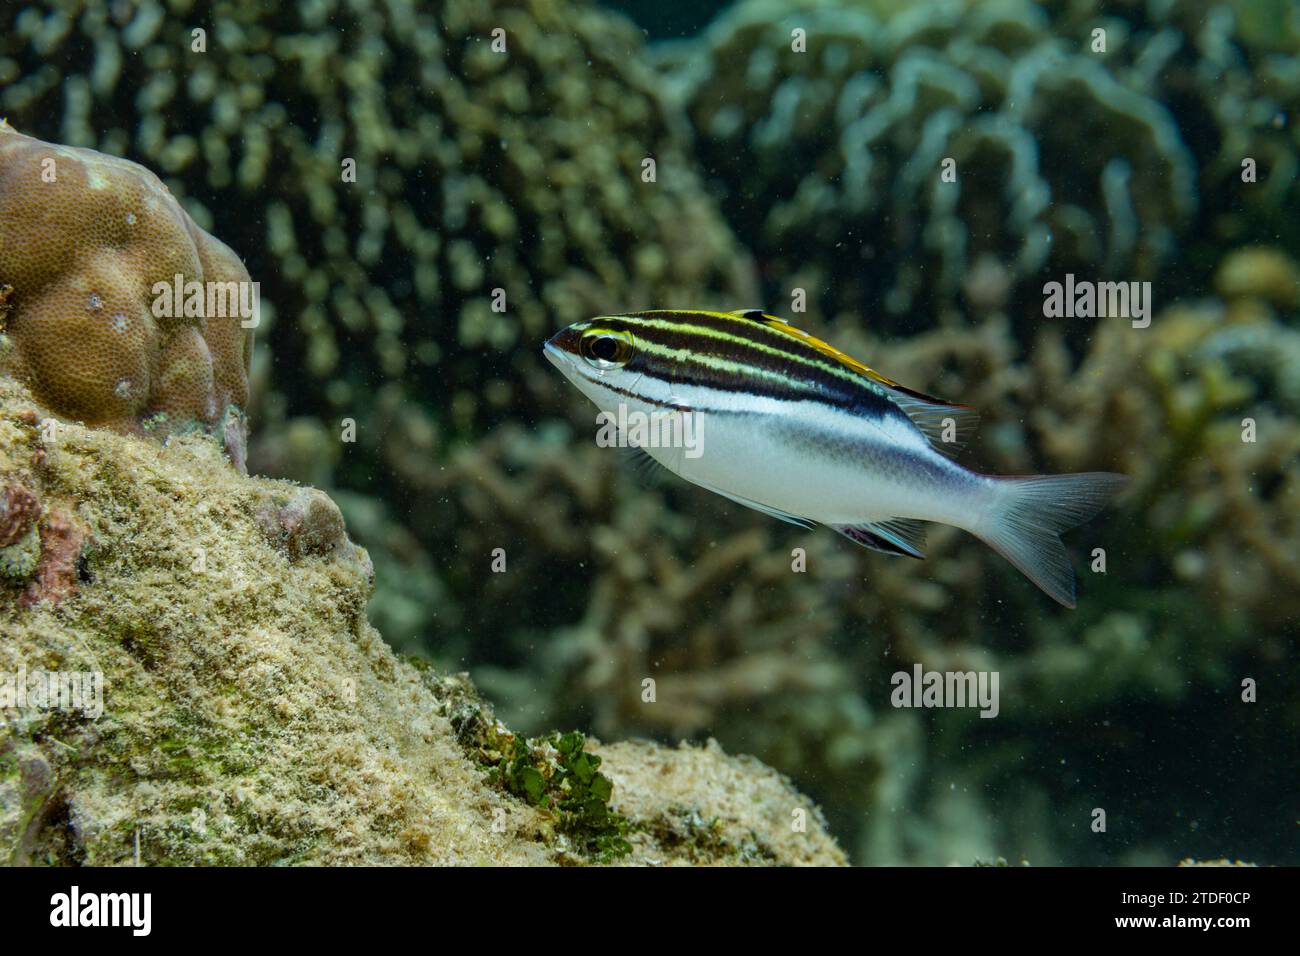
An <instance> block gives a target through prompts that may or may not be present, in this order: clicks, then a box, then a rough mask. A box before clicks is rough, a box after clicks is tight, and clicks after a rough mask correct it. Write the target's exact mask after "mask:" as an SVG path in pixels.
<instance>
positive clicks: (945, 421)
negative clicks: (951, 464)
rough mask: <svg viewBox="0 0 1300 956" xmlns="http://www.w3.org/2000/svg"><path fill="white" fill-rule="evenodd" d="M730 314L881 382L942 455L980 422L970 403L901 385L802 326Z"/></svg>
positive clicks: (754, 314)
mask: <svg viewBox="0 0 1300 956" xmlns="http://www.w3.org/2000/svg"><path fill="white" fill-rule="evenodd" d="M731 314H732V315H735V316H738V317H740V318H743V319H752V320H754V321H755V322H762V323H763V324H764V325H766V326H768V327H769V328H773V329H776V330H778V331H780V332H784V333H785V334H786V335H790V336H793V337H794V338H797V339H799V340H800V341H802V342H803V343H804V344H806V345H808V346H809V347H810V348H813V349H816V350H817V351H818V352H820V353H821V354H822V355H825V356H826V357H827V358H830V359H834V360H835V361H836V362H839V363H840V364H841V365H843V366H844V367H845V368H848V369H851V370H852V371H854V372H857V373H858V374H859V375H862V376H865V377H866V378H868V379H870V380H871V381H873V382H875V383H876V384H877V385H883V386H884V387H885V388H886V389H888V390H889V393H890V395H889V397H890V398H891V399H893V401H894V404H896V405H897V406H898V407H899V408H900V409H901V410H902V411H903V414H905V415H906V416H907V417H908V418H910V419H911V420H912V424H914V425H915V426H916V427H917V428H919V429H920V430H921V432H922V434H924V435H925V437H926V438H927V439H929V441H930V444H931V445H933V446H934V448H935V450H936V451H938V452H940V453H942V454H944V455H948V456H949V457H951V456H953V455H955V454H956V453H957V452H958V451H960V450H961V448H962V446H963V445H964V444H965V443H966V441H967V439H969V438H970V436H971V433H972V432H974V430H975V426H976V425H978V424H979V412H977V411H975V409H973V408H971V407H970V406H969V405H962V404H959V403H957V402H949V401H946V400H944V399H942V398H936V397H935V396H933V395H927V394H925V392H918V391H916V390H915V389H912V388H908V387H907V386H906V385H900V384H898V382H895V381H894V380H893V379H892V378H889V377H888V376H885V375H881V374H880V373H879V372H877V371H876V370H875V369H874V368H871V367H870V366H868V365H864V364H863V363H861V362H859V361H858V360H857V359H855V358H854V357H853V356H851V355H849V354H848V353H847V352H841V351H840V350H839V349H837V348H836V347H835V346H833V345H831V344H830V343H829V342H823V341H822V340H821V339H819V338H817V337H816V336H815V335H809V334H808V333H807V332H805V331H804V330H803V329H797V328H795V327H794V326H793V325H790V324H789V323H788V322H783V321H782V320H781V319H778V318H776V316H772V315H768V314H766V313H765V312H762V311H759V310H757V309H740V310H737V311H735V312H733V313H731Z"/></svg>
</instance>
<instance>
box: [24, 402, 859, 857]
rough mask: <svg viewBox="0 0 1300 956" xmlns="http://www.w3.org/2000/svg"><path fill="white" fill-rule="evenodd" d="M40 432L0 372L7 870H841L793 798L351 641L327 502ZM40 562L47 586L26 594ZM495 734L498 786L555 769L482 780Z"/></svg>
mask: <svg viewBox="0 0 1300 956" xmlns="http://www.w3.org/2000/svg"><path fill="white" fill-rule="evenodd" d="M50 420H51V419H50V416H49V412H48V411H47V410H45V409H43V408H40V407H38V406H36V405H35V404H34V402H33V401H32V399H31V396H30V393H29V392H27V391H26V389H24V388H23V387H22V386H20V385H18V384H17V383H15V382H13V381H11V380H6V379H0V475H2V476H5V481H6V482H7V484H6V485H5V487H6V489H10V490H7V491H6V492H5V499H4V500H5V501H6V502H7V504H6V506H5V507H6V509H7V510H6V514H10V513H11V512H14V511H15V510H17V511H19V512H21V513H22V517H21V518H20V519H15V520H9V519H6V527H8V526H9V525H14V527H15V529H17V528H18V526H19V525H20V524H25V523H33V524H35V526H36V530H37V531H38V534H39V538H40V551H39V556H38V559H37V560H38V564H37V567H35V568H34V569H32V570H31V572H30V575H31V579H32V580H31V581H22V580H13V579H11V578H9V577H0V710H2V712H3V714H4V716H5V718H6V719H5V721H4V723H3V727H2V729H0V858H3V859H4V860H6V861H8V862H12V863H49V864H88V865H102V864H129V863H132V862H139V863H143V864H178V863H179V864H207V863H211V864H270V863H322V864H338V863H406V864H417V863H445V864H455V863H474V864H546V863H556V862H563V863H584V862H595V861H602V860H611V861H621V862H632V863H840V862H843V856H842V855H841V853H840V851H839V850H838V848H837V847H836V846H835V844H834V842H833V841H832V840H831V838H830V837H829V836H827V835H826V832H825V829H824V827H823V824H822V821H821V817H820V815H819V812H818V811H817V809H816V808H815V807H814V806H812V805H811V803H810V802H809V801H807V800H806V799H805V798H803V797H802V796H800V795H799V794H798V793H796V792H795V791H794V790H793V789H792V788H791V786H790V785H789V783H788V782H787V781H785V780H784V778H781V777H780V776H778V775H777V774H776V773H775V772H773V771H770V770H767V769H766V768H763V767H762V766H761V765H758V764H757V763H756V762H752V761H747V760H744V759H739V758H734V757H728V756H726V755H725V754H723V753H722V752H721V750H720V748H718V747H717V745H716V744H710V745H709V746H707V747H705V748H691V747H685V748H682V749H680V750H670V749H666V748H662V747H658V746H654V745H649V744H622V745H613V746H610V747H600V746H597V745H594V744H592V743H591V742H589V741H586V740H584V739H583V738H582V737H581V735H576V734H568V735H560V736H557V737H556V738H555V740H556V741H557V742H558V743H559V747H558V748H555V752H554V753H553V754H550V753H548V751H547V747H548V746H550V745H549V744H548V743H547V742H546V741H520V742H519V747H518V748H516V747H515V742H516V741H515V738H514V736H513V735H511V734H510V733H509V731H508V730H507V729H506V728H505V727H504V726H502V725H500V723H499V722H498V721H496V719H495V718H494V717H492V716H491V708H490V705H488V704H487V703H486V702H485V701H483V700H481V698H479V697H478V696H477V694H476V693H475V692H474V690H473V688H472V687H470V686H469V684H468V681H467V680H466V679H464V678H451V677H442V676H439V675H436V674H434V673H432V672H431V671H430V670H429V669H428V668H427V666H417V665H416V664H415V663H412V662H408V661H404V660H402V659H399V658H398V657H396V656H395V655H394V654H393V652H392V651H391V650H390V649H389V647H388V646H387V645H386V644H385V643H384V641H383V639H382V638H381V637H380V635H379V634H378V632H376V631H375V630H374V629H373V628H372V627H371V626H370V625H369V624H368V623H367V621H366V603H367V599H368V597H369V594H370V592H371V589H372V587H373V569H372V566H371V563H370V561H369V558H368V556H367V555H366V553H365V552H364V551H363V550H362V549H360V548H358V547H357V546H355V545H354V544H352V543H351V542H350V541H349V540H348V538H347V536H346V533H345V532H344V530H343V527H342V519H341V517H340V516H339V513H338V510H337V508H336V507H334V505H333V503H332V502H331V501H330V499H329V498H328V497H326V496H325V495H323V494H321V493H320V492H316V491H314V490H312V489H306V488H299V487H296V486H293V485H291V484H289V483H287V482H282V481H271V480H266V479H257V478H246V477H243V476H241V475H239V474H238V473H237V472H236V471H235V470H234V469H232V468H230V467H229V465H228V464H227V463H226V462H225V461H224V458H223V456H222V452H221V449H220V447H219V445H218V443H217V442H216V441H214V440H213V439H211V438H209V437H207V436H204V435H202V434H198V433H196V434H193V435H188V436H183V437H174V438H172V439H171V440H170V441H168V442H167V443H166V444H165V445H159V444H157V443H155V442H149V441H144V440H141V439H139V438H136V437H133V436H127V435H121V434H117V433H114V432H110V431H105V430H96V429H88V428H85V427H82V426H80V425H65V424H59V425H57V426H55V427H52V428H51V427H49V424H48V423H49V422H50ZM20 488H21V489H22V490H21V491H17V490H13V489H20ZM14 502H18V504H17V505H16V506H15V505H14ZM33 502H39V508H40V515H39V517H35V518H33V515H34V514H35V511H34V509H35V508H36V507H37V506H36V505H35V504H33ZM69 528H75V529H76V533H75V534H70V533H68V531H67V529H69ZM13 533H14V534H16V533H17V530H15V531H14V532H13ZM30 533H31V529H30V528H29V529H28V530H27V532H25V533H24V534H23V535H22V538H23V539H25V538H26V537H27V536H28V535H29V534H30ZM11 536H12V535H11ZM69 569H70V573H69ZM46 572H49V573H50V574H55V572H57V575H56V577H57V578H58V580H59V581H60V582H61V583H62V585H63V587H62V588H61V589H59V590H58V591H57V592H54V591H41V590H39V589H37V590H32V588H33V583H32V582H33V581H40V580H41V577H42V574H44V573H46ZM485 727H486V728H490V729H491V730H492V740H494V741H497V742H498V743H499V742H501V741H505V740H507V739H509V741H510V746H511V756H512V759H513V758H514V757H515V756H516V753H517V757H518V760H517V762H516V764H515V767H516V769H517V771H518V773H517V774H516V779H526V780H532V779H533V778H532V776H530V774H529V773H527V772H525V771H531V772H532V773H536V774H538V775H539V776H543V775H544V774H543V770H544V768H545V767H547V766H550V767H551V768H552V771H555V772H554V773H552V775H551V776H550V777H549V778H547V779H546V780H543V784H542V788H541V789H539V790H536V794H537V796H538V797H539V799H527V796H528V794H527V793H526V792H525V793H524V794H523V795H521V793H520V788H516V787H510V786H505V785H503V784H502V782H501V779H502V774H500V773H495V774H494V773H493V770H494V768H496V767H497V766H498V765H499V764H500V755H498V756H497V758H492V757H491V756H490V755H485V754H484V753H482V752H481V747H480V746H479V745H476V744H475V733H476V731H475V730H474V728H478V729H479V730H482V728H485ZM483 739H484V740H486V739H487V738H486V737H484V738H483ZM548 760H549V761H550V763H549V764H548V763H547V761H548ZM539 768H540V769H539ZM596 768H600V769H599V770H597V769H596ZM578 780H580V781H581V782H583V784H584V787H585V789H584V788H579V787H578V786H576V785H575V783H574V781H578ZM547 788H551V789H549V790H548V789H547ZM524 789H525V791H526V790H527V788H524ZM548 793H549V794H550V796H552V797H554V799H541V798H544V797H546V796H547V794H548ZM575 801H576V802H577V804H580V806H577V809H578V810H579V811H581V812H580V813H579V814H578V815H577V816H575V815H574V813H573V810H574V807H575ZM593 801H594V802H593ZM597 823H598V824H599V825H600V826H601V827H604V828H605V830H604V831H601V832H609V833H617V835H618V836H617V840H614V841H606V842H605V843H603V844H602V845H601V846H600V847H595V846H594V842H595V841H593V840H592V839H589V838H590V837H591V835H592V832H593V831H592V830H591V827H593V826H595V825H596V824H597ZM598 835H599V834H598Z"/></svg>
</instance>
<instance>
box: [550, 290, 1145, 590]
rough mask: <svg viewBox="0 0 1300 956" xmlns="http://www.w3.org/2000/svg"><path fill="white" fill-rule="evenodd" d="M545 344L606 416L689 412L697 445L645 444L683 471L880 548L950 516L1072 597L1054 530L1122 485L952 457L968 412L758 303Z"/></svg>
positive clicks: (905, 551) (615, 323)
mask: <svg viewBox="0 0 1300 956" xmlns="http://www.w3.org/2000/svg"><path fill="white" fill-rule="evenodd" d="M544 351H545V354H546V356H547V358H548V359H550V360H551V362H552V363H553V364H555V365H556V366H557V367H558V368H559V369H560V371H561V372H563V373H564V375H565V377H566V378H568V379H569V380H570V381H571V382H572V383H573V384H574V385H575V386H577V387H578V389H579V390H581V391H582V392H583V393H584V394H585V395H587V397H588V398H590V399H591V400H592V401H593V402H594V403H595V405H596V406H597V408H599V409H600V410H601V411H602V412H605V413H607V414H609V415H610V416H614V417H616V416H617V415H618V414H619V413H620V406H621V411H622V413H623V414H624V415H625V416H626V415H627V414H629V413H632V412H635V413H639V414H641V415H644V416H647V417H648V416H652V415H655V414H658V415H661V416H664V415H669V416H670V415H674V414H680V415H688V414H689V415H691V416H694V418H695V423H696V431H697V433H698V436H699V439H700V447H699V449H698V451H699V453H698V454H694V455H693V454H690V453H688V451H687V449H685V448H684V447H681V446H677V447H646V448H645V449H644V450H645V451H646V452H647V453H648V454H649V455H651V457H653V458H654V459H655V460H656V461H658V462H659V463H660V464H662V465H663V466H665V467H666V468H668V469H669V470H670V471H672V472H674V473H675V474H677V475H679V476H680V477H682V478H684V479H685V480H687V481H690V482H693V483H694V484H697V485H699V486H701V487H703V488H706V489H708V490H710V491H714V492H716V493H718V494H721V495H724V496H725V497H728V498H731V499H732V500H734V501H738V502H740V503H741V504H744V505H746V506H748V507H751V508H755V509H757V510H759V511H763V512H765V513H767V514H770V515H773V516H774V517H778V518H782V519H784V520H786V521H791V522H793V523H796V524H800V525H803V526H805V527H811V526H813V525H816V524H825V525H829V526H830V527H832V528H834V529H835V530H836V531H838V532H839V533H840V534H843V535H844V536H845V537H848V538H850V539H851V540H854V541H856V542H857V543H859V544H862V545H864V546H866V547H870V548H874V549H876V550H880V551H884V552H886V553H890V554H902V555H908V556H911V557H917V558H919V557H923V552H922V542H923V537H924V525H923V522H930V521H935V522H940V523H943V524H948V525H953V526H955V527H958V528H961V529H963V530H965V531H968V532H970V533H972V534H974V535H976V536H978V537H980V538H981V539H983V540H984V541H985V542H987V543H988V544H990V545H991V546H992V547H994V548H995V549H996V550H998V551H999V552H1000V553H1002V554H1003V555H1004V556H1006V557H1007V558H1008V559H1009V560H1010V561H1012V563H1013V564H1015V565H1016V566H1017V567H1018V568H1019V569H1020V570H1021V571H1022V572H1024V573H1025V574H1026V575H1027V576H1028V577H1030V578H1031V580H1033V581H1034V582H1035V583H1036V584H1038V586H1039V587H1040V588H1042V589H1043V590H1044V591H1045V592H1046V593H1048V594H1049V595H1050V596H1052V597H1053V598H1054V599H1056V600H1057V601H1059V602H1060V603H1062V604H1064V605H1066V606H1068V607H1072V606H1074V574H1073V569H1072V568H1071V567H1070V564H1069V559H1068V557H1067V556H1066V554H1065V551H1064V548H1063V547H1062V545H1061V542H1060V539H1059V537H1058V535H1059V532H1060V531H1062V530H1064V529H1066V528H1069V527H1073V526H1074V525H1076V524H1079V523H1081V522H1082V521H1084V520H1087V518H1089V517H1091V516H1092V515H1093V514H1094V513H1095V512H1096V511H1097V510H1099V509H1100V508H1101V507H1102V506H1103V505H1104V504H1105V502H1106V501H1107V500H1108V499H1109V497H1110V496H1111V495H1112V494H1114V492H1115V491H1116V490H1117V489H1118V488H1119V486H1120V485H1121V484H1122V482H1123V480H1124V479H1123V476H1120V475H1111V474H1103V473H1093V474H1084V475H1064V476H1042V477H1031V478H1015V479H1007V478H999V477H996V476H989V475H982V474H979V473H977V472H974V471H971V470H969V469H967V468H964V467H962V466H961V465H960V464H958V463H957V462H956V461H954V460H953V459H952V457H950V456H951V454H952V453H954V452H955V450H956V448H957V447H959V444H960V439H961V437H963V436H964V434H965V433H966V432H968V431H969V430H970V428H971V426H972V425H973V422H974V413H973V411H972V410H971V409H969V408H967V407H966V406H962V405H958V404H955V403H949V402H944V401H942V400H940V399H936V398H933V397H932V396H928V395H923V394H921V393H919V392H915V391H912V390H910V389H907V388H905V387H904V386H901V385H899V384H898V383H896V382H893V381H892V380H890V379H888V378H885V377H884V376H882V375H880V374H879V373H878V372H875V371H874V370H873V369H870V368H868V367H867V366H865V365H862V364H861V363H859V362H857V361H855V360H854V359H852V358H850V357H849V356H847V355H845V354H844V353H842V352H840V351H839V350H837V349H835V348H833V347H832V346H829V345H827V344H826V343H824V342H821V341H820V340H817V339H815V338H812V337H811V336H808V335H807V334H805V333H803V332H800V331H799V330H797V329H794V328H793V327H791V326H788V325H786V324H785V323H784V322H781V321H780V320H779V319H776V318H774V317H772V316H768V315H765V314H763V313H761V312H754V311H750V312H735V313H715V312H668V311H659V312H644V313H633V314H628V315H621V316H600V317H598V318H596V319H593V320H591V321H589V322H582V323H577V324H576V325H573V326H570V327H569V328H567V329H564V330H562V331H561V332H560V333H558V334H557V335H556V336H555V337H553V338H552V339H551V340H550V341H549V342H547V343H546V346H545V349H544Z"/></svg>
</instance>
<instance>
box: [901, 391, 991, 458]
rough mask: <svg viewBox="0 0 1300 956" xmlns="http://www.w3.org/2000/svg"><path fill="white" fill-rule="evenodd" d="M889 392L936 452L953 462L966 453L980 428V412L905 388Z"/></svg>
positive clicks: (967, 406)
mask: <svg viewBox="0 0 1300 956" xmlns="http://www.w3.org/2000/svg"><path fill="white" fill-rule="evenodd" d="M889 389H890V398H892V399H893V400H894V404H895V405H897V406H898V407H899V408H900V409H902V411H903V414H904V415H906V416H907V417H908V418H910V419H911V420H912V424H913V425H915V426H916V427H917V428H919V429H920V430H921V433H922V434H923V435H925V437H926V438H928V439H929V440H930V444H931V446H933V448H934V450H935V451H937V452H939V453H940V454H943V455H947V456H948V457H949V458H951V457H953V456H955V455H956V454H957V452H959V451H960V450H961V449H962V447H963V446H964V445H965V444H966V442H967V440H968V439H969V438H970V436H971V435H972V434H973V433H974V431H975V426H976V425H978V424H979V420H980V416H979V412H977V411H975V409H973V408H971V407H970V406H969V405H957V404H955V403H953V402H945V401H944V400H943V399H941V398H933V397H932V396H930V395H925V394H923V393H921V392H914V391H912V390H911V389H909V388H903V387H902V386H901V385H899V386H889Z"/></svg>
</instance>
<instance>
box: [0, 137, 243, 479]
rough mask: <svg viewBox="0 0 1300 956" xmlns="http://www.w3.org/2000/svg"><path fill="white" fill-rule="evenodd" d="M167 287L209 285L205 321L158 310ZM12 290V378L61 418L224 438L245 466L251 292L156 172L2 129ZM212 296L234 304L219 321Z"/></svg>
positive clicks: (2, 322)
mask: <svg viewBox="0 0 1300 956" xmlns="http://www.w3.org/2000/svg"><path fill="white" fill-rule="evenodd" d="M157 283H160V284H161V286H162V287H163V288H165V289H167V290H168V291H169V292H170V291H171V290H172V289H173V287H174V285H179V286H180V287H181V288H189V287H190V286H189V284H190V283H199V285H198V286H197V287H196V288H198V289H199V290H200V294H199V299H198V300H196V301H197V303H198V305H199V308H196V309H190V308H188V305H187V304H186V303H183V302H182V301H181V300H179V299H177V300H176V301H174V302H172V303H171V305H170V306H168V307H167V308H163V309H159V308H156V307H155V306H156V305H157V304H158V299H159V295H158V290H157V289H155V284H157ZM0 284H3V286H4V299H5V301H4V304H3V306H4V312H3V315H0V371H4V372H7V373H9V374H11V375H16V376H17V377H18V378H20V379H22V380H23V381H26V382H27V383H28V384H29V385H30V386H31V388H32V391H33V392H34V393H35V395H36V396H37V397H38V398H39V399H40V400H41V401H42V402H44V403H45V404H46V405H47V406H48V407H49V408H50V409H51V410H53V411H54V412H56V413H57V414H59V415H61V416H63V417H65V418H70V419H73V420H77V421H83V422H85V423H86V424H89V425H99V426H107V427H112V428H118V429H126V430H133V431H137V432H138V431H142V430H145V429H150V430H154V431H157V430H159V429H160V428H163V427H165V429H166V430H171V429H174V428H175V427H177V426H180V425H184V424H185V423H187V422H197V423H200V424H202V425H205V426H208V427H211V428H217V427H221V428H222V429H223V433H224V434H225V435H226V438H227V442H228V445H229V447H230V450H231V455H232V457H233V458H234V459H235V460H236V462H237V463H238V464H240V465H241V466H242V464H243V452H244V444H245V441H244V434H243V425H242V418H240V416H242V413H243V409H245V408H246V407H247V404H248V371H249V362H250V359H251V357H252V336H253V332H252V328H251V326H250V324H249V323H248V322H247V321H245V320H248V319H251V318H252V317H253V312H252V310H249V311H248V314H247V315H244V314H241V313H240V312H239V311H238V308H239V302H240V289H241V287H242V288H245V289H250V290H251V288H252V283H251V280H250V279H249V276H248V272H247V271H246V270H245V269H244V266H243V264H242V263H241V262H240V261H239V258H238V257H237V256H236V255H235V254H234V253H233V252H231V250H230V249H229V248H228V247H227V246H225V245H224V244H223V243H222V242H221V241H220V240H218V239H215V238H213V237H212V236H210V235H208V234H207V233H206V232H204V231H203V230H202V229H200V228H199V227H198V226H197V225H195V223H194V221H193V220H192V219H191V218H190V217H189V216H188V215H187V214H186V213H185V212H184V210H182V209H181V208H180V206H179V205H178V204H177V202H176V200H175V199H174V198H172V196H171V194H170V193H169V192H168V191H167V188H166V187H165V186H164V185H163V184H162V183H161V182H160V181H159V180H158V178H157V177H156V176H154V175H153V174H152V173H151V172H149V171H148V170H146V169H145V168H143V167H142V166H139V165H137V164H135V163H132V162H128V161H126V160H122V159H118V158H116V157H114V156H106V155H104V154H102V153H97V152H95V151H94V150H90V149H75V148H70V147H66V146H59V145H54V144H50V143H43V142H41V141H40V140H37V139H33V138H32V137H30V136H24V135H22V134H21V133H18V132H16V131H15V130H14V129H13V128H12V127H10V126H9V125H8V124H6V123H4V122H0ZM207 288H216V289H220V290H221V291H222V300H221V303H220V308H219V309H217V310H216V311H215V312H213V313H212V314H209V313H208V311H207V303H208V301H209V296H208V295H207V294H206V293H205V292H203V290H205V289H207ZM232 290H233V291H232ZM227 294H229V295H230V296H232V297H233V298H231V299H230V301H229V303H228V306H227V303H226V297H227ZM173 298H175V297H173ZM229 416H234V418H235V422H234V424H230V423H228V422H227V418H228V417H229ZM164 423H165V425H164Z"/></svg>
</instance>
